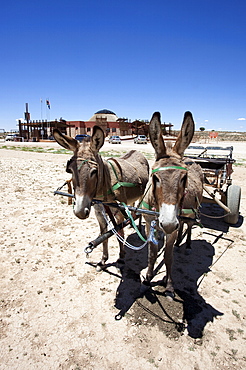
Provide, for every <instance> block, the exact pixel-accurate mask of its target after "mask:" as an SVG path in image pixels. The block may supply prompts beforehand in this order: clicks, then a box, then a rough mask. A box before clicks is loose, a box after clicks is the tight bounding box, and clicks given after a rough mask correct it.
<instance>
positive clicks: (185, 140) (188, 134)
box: [173, 112, 195, 157]
mask: <svg viewBox="0 0 246 370" xmlns="http://www.w3.org/2000/svg"><path fill="white" fill-rule="evenodd" d="M194 131H195V124H194V121H193V117H192V114H191V112H185V114H184V119H183V123H182V127H181V131H180V133H179V135H178V138H177V140H176V143H175V145H174V147H173V151H174V152H176V153H177V154H179V155H180V156H181V157H182V156H183V155H184V151H185V149H186V148H187V147H188V145H189V144H190V142H191V140H192V138H193V135H194Z"/></svg>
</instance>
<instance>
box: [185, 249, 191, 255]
mask: <svg viewBox="0 0 246 370" xmlns="http://www.w3.org/2000/svg"><path fill="white" fill-rule="evenodd" d="M190 254H191V248H186V249H185V255H186V256H189V255H190Z"/></svg>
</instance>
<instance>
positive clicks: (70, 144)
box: [53, 128, 79, 152]
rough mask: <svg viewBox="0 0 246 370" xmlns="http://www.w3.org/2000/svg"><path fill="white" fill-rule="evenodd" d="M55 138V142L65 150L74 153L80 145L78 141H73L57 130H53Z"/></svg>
mask: <svg viewBox="0 0 246 370" xmlns="http://www.w3.org/2000/svg"><path fill="white" fill-rule="evenodd" d="M53 136H54V138H55V140H56V141H57V142H58V144H60V145H61V146H63V148H66V149H69V150H72V151H73V152H75V150H76V149H77V148H78V146H79V143H78V141H77V140H75V139H73V138H72V137H70V136H67V135H64V134H62V133H61V131H59V130H58V129H57V128H55V129H54V130H53Z"/></svg>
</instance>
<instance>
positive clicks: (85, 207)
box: [73, 195, 91, 220]
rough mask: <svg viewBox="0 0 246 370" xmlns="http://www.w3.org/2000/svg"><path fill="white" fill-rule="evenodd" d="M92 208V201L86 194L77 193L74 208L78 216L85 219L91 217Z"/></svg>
mask: <svg viewBox="0 0 246 370" xmlns="http://www.w3.org/2000/svg"><path fill="white" fill-rule="evenodd" d="M90 210H91V201H90V200H89V199H87V197H85V196H78V195H75V203H74V209H73V212H74V214H75V216H77V217H78V218H80V219H81V220H84V219H85V218H87V217H89V215H90Z"/></svg>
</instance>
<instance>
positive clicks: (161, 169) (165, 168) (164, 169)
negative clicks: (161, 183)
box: [139, 166, 200, 220]
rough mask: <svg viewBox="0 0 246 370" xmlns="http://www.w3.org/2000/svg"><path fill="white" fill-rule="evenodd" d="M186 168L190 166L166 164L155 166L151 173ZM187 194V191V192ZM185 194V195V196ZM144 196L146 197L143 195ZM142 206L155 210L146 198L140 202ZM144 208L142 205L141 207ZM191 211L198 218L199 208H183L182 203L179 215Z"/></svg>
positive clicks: (186, 169) (185, 169)
mask: <svg viewBox="0 0 246 370" xmlns="http://www.w3.org/2000/svg"><path fill="white" fill-rule="evenodd" d="M173 169H175V170H184V171H188V168H186V167H182V166H165V167H158V168H155V169H154V170H152V172H151V174H152V175H153V174H154V173H156V172H159V171H166V170H173ZM148 190H149V189H147V191H146V192H145V195H146V193H147V192H148ZM185 194H186V193H185ZM185 194H184V196H185ZM145 195H144V196H145ZM143 198H144V197H143ZM196 200H197V202H198V207H200V202H199V200H198V198H197V197H196ZM139 206H140V207H141V206H143V207H144V208H146V209H149V210H153V207H151V206H150V205H149V204H148V203H146V202H145V201H144V200H142V201H141V202H140V205H139ZM141 208H142V207H141ZM155 210H156V211H157V212H159V210H158V209H155ZM190 213H193V214H194V215H195V220H197V219H198V214H197V210H195V209H194V208H183V207H182V204H181V207H180V209H179V216H181V214H184V215H187V214H190ZM185 218H188V217H187V216H184V219H185Z"/></svg>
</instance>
